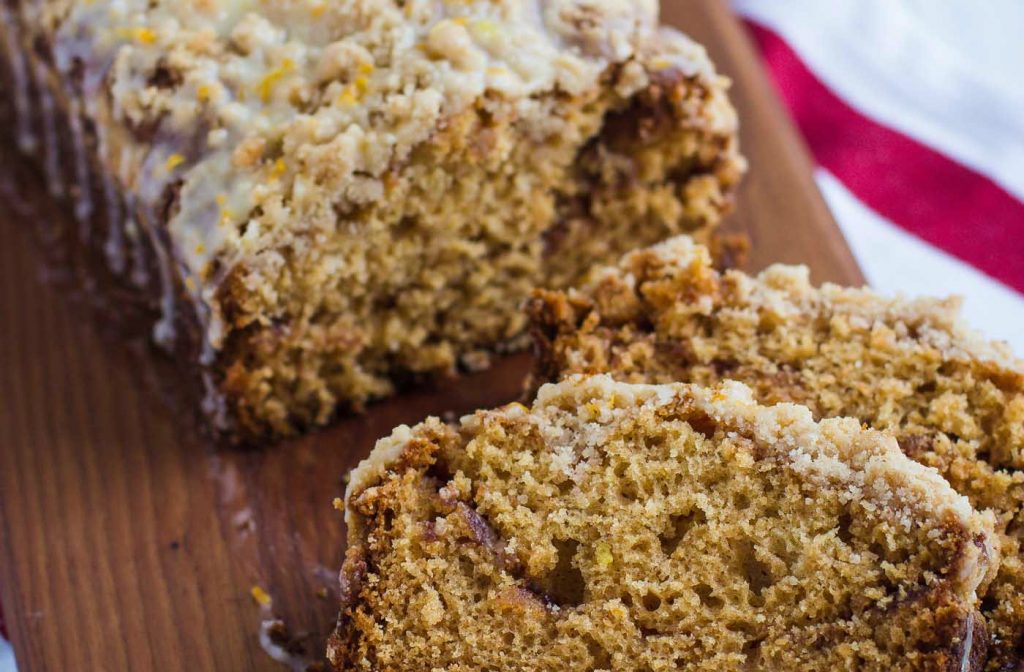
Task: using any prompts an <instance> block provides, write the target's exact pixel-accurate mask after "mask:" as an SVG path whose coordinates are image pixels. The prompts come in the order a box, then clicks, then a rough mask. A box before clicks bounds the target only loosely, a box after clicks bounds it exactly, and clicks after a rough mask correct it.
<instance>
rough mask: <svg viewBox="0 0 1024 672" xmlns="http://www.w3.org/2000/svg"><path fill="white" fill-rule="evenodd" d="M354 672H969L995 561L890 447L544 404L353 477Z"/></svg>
mask: <svg viewBox="0 0 1024 672" xmlns="http://www.w3.org/2000/svg"><path fill="white" fill-rule="evenodd" d="M346 519H347V522H348V526H349V549H348V552H347V556H346V561H345V565H344V569H343V570H342V586H343V591H342V592H343V602H344V603H343V607H342V612H341V616H340V618H339V627H338V630H337V632H336V633H335V635H334V637H333V638H332V641H331V643H330V648H329V655H330V658H331V661H332V663H333V664H334V665H335V666H336V667H337V668H338V669H343V670H441V669H444V670H537V671H545V670H559V671H561V670H613V669H614V670H638V671H640V670H670V669H671V670H675V669H687V670H724V669H772V670H837V669H847V670H868V669H871V670H925V669H927V670H974V669H980V668H979V665H981V664H982V661H983V660H984V648H985V643H986V641H987V637H986V636H985V631H984V619H983V618H982V617H980V615H978V614H977V601H978V600H977V596H976V593H977V590H978V589H979V587H980V586H983V585H984V583H985V582H986V581H987V580H988V577H989V575H990V574H991V572H992V570H993V568H994V565H995V562H996V560H995V553H996V550H995V549H994V547H993V538H994V534H993V532H992V520H991V515H990V514H989V515H982V514H979V513H977V512H975V511H974V510H973V509H972V508H971V507H970V505H969V504H968V502H967V500H966V499H965V498H964V497H962V496H960V495H958V494H957V493H956V492H954V491H953V489H952V488H951V487H950V486H949V484H948V483H946V482H945V481H944V480H943V479H942V478H941V477H939V476H938V474H936V473H935V471H934V470H931V469H927V468H925V467H923V466H921V465H919V464H916V463H915V462H913V461H912V460H910V459H908V458H907V457H906V456H904V455H903V454H902V453H901V452H900V450H899V448H898V446H897V444H896V441H895V440H894V439H892V438H891V437H888V436H886V435H884V434H882V433H879V432H875V431H870V430H864V429H862V428H861V426H860V424H859V423H858V422H857V421H855V420H849V419H843V420H826V421H822V422H815V421H814V420H813V419H812V417H811V413H810V412H809V411H808V410H807V409H806V408H803V407H800V406H796V405H790V404H784V405H779V406H775V407H770V408H769V407H763V406H759V405H758V404H756V403H755V402H754V401H753V398H752V395H751V392H750V390H749V389H748V388H746V387H745V386H743V385H740V384H738V383H728V384H724V385H721V386H718V387H716V388H712V389H707V388H701V387H696V386H690V385H681V384H675V385H633V384H626V383H617V382H614V381H613V380H612V379H611V378H610V377H607V376H594V377H573V378H571V379H568V380H566V381H564V382H562V383H559V384H556V385H548V386H545V387H543V388H542V389H541V390H540V392H539V396H538V398H537V400H536V402H535V403H534V405H533V407H532V408H529V409H528V408H526V407H524V406H522V405H519V404H513V405H510V406H506V407H503V408H499V409H497V410H493V411H480V412H478V413H476V414H475V415H472V416H467V417H465V418H463V419H462V421H461V424H460V425H458V426H450V425H445V424H443V423H442V422H440V421H439V420H436V419H431V420H428V421H426V422H424V423H423V424H421V425H418V426H416V427H415V428H412V429H410V428H408V427H400V428H399V429H397V430H396V431H395V432H394V433H393V434H392V435H391V437H389V438H387V439H384V440H382V441H381V442H379V443H378V445H377V447H376V449H375V450H374V452H373V454H372V455H371V456H370V457H369V458H368V459H367V460H366V461H365V462H364V463H363V464H362V465H361V466H360V467H359V468H358V469H357V470H356V471H354V472H353V475H352V479H351V482H350V485H349V488H348V492H347V493H346Z"/></svg>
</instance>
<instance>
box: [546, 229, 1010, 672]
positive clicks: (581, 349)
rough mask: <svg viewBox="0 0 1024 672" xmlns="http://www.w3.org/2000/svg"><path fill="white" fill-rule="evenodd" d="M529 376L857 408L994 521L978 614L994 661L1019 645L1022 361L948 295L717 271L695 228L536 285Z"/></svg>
mask: <svg viewBox="0 0 1024 672" xmlns="http://www.w3.org/2000/svg"><path fill="white" fill-rule="evenodd" d="M530 312H531V315H532V318H533V323H534V333H535V335H536V343H537V349H538V354H539V365H538V368H537V370H536V372H535V376H534V382H535V384H540V383H542V382H543V381H545V380H555V379H558V378H560V377H563V376H567V375H573V374H578V373H600V372H604V373H610V374H611V375H612V376H613V377H615V378H616V379H618V380H623V381H633V382H645V383H662V382H670V381H683V382H692V383H699V384H702V385H713V384H715V383H717V382H718V381H720V380H724V379H734V380H739V381H742V382H744V383H745V384H747V385H749V386H750V388H751V389H752V390H753V393H754V396H755V398H756V399H757V400H758V401H759V402H761V403H764V404H775V403H780V402H795V403H799V404H803V405H806V406H808V407H809V408H810V409H811V411H812V413H813V414H814V415H815V417H818V418H827V417H840V416H845V417H852V418H856V419H858V420H860V421H861V422H862V423H864V424H865V425H867V426H870V427H873V428H876V429H880V430H886V431H889V432H891V433H893V434H894V435H895V436H896V437H897V439H898V441H899V445H900V447H901V448H902V449H903V451H904V453H905V454H906V455H908V456H909V457H911V458H912V459H914V460H916V461H917V462H919V463H921V464H924V465H927V466H930V467H934V468H936V469H937V470H938V471H939V473H940V474H941V475H942V476H944V477H945V478H946V479H947V480H948V481H949V483H951V484H952V486H953V487H954V488H955V489H956V490H957V491H958V492H960V493H962V494H964V495H966V496H967V497H968V499H969V500H970V501H971V503H972V505H973V506H974V507H976V508H977V509H979V510H984V509H990V510H992V511H993V512H994V513H995V515H996V518H997V529H998V531H999V533H1000V536H1001V545H1002V547H1003V561H1002V565H1001V567H1000V569H999V573H998V576H997V577H996V579H995V581H994V582H993V584H992V585H991V587H989V589H988V590H987V592H986V594H985V597H984V600H983V603H982V610H983V612H984V614H985V616H986V618H987V620H988V625H989V630H990V632H991V649H992V651H991V659H990V661H989V667H988V669H990V670H1001V669H1016V667H1015V666H1016V665H1019V664H1020V663H1021V662H1022V658H1021V651H1022V650H1024V567H1022V564H1021V558H1020V535H1021V532H1022V530H1024V512H1022V502H1024V473H1022V468H1024V364H1022V362H1021V361H1020V360H1019V359H1017V358H1015V357H1014V356H1013V354H1012V353H1011V352H1010V351H1009V349H1008V348H1007V347H1006V346H1005V345H1003V344H998V343H991V342H988V341H986V340H985V339H984V338H982V337H981V336H979V335H978V334H976V333H975V332H972V331H971V330H970V329H969V328H968V327H967V326H966V325H965V324H964V323H963V321H962V320H961V318H960V316H959V303H958V301H957V300H954V299H946V300H939V299H920V300H906V299H902V298H886V297H882V296H879V295H877V294H875V293H873V292H871V291H869V290H865V289H849V288H841V287H837V286H834V285H825V286H823V287H814V286H812V285H811V284H810V283H809V281H808V272H807V269H806V268H803V267H788V266H773V267H771V268H769V269H767V270H765V271H764V272H762V273H761V274H760V275H758V276H756V277H750V276H748V275H745V274H743V273H740V272H737V271H730V272H727V273H724V274H720V273H718V272H717V271H715V270H714V268H713V267H712V265H711V263H710V260H709V255H708V252H707V250H706V249H705V248H704V247H702V246H700V245H697V244H695V243H694V242H693V241H692V240H690V239H689V238H687V237H679V238H676V239H673V240H671V241H668V242H666V243H663V244H661V245H658V246H655V247H653V248H650V249H646V250H641V251H637V252H633V253H630V254H628V255H626V257H625V258H624V259H623V260H622V261H621V263H620V264H619V265H618V266H616V267H612V268H601V269H597V270H595V271H594V272H592V273H591V275H590V276H589V278H588V280H587V281H586V282H585V283H584V284H583V286H582V287H581V288H580V289H578V290H572V291H569V292H539V293H537V294H536V295H535V297H534V299H533V301H532V303H531V306H530Z"/></svg>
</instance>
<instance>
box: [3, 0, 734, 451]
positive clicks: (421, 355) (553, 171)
mask: <svg viewBox="0 0 1024 672" xmlns="http://www.w3.org/2000/svg"><path fill="white" fill-rule="evenodd" d="M4 11H5V16H6V14H7V13H9V10H6V9H5V10H4ZM14 11H15V15H14V16H13V17H12V18H10V19H9V20H5V21H4V22H2V23H3V26H4V27H3V30H5V34H6V31H10V33H9V34H7V35H6V38H5V40H10V41H12V42H17V43H19V44H21V45H23V46H24V49H23V50H22V51H24V53H25V54H28V56H27V58H28V59H29V60H30V61H31V60H32V59H36V58H41V60H40V61H39V62H38V63H36V66H38V67H29V68H28V72H29V74H33V73H36V72H37V71H41V72H42V73H43V75H44V77H43V78H42V79H43V81H42V82H41V83H40V84H41V86H39V87H38V88H39V89H40V95H44V94H45V95H44V98H43V101H42V103H41V104H40V105H41V107H54V106H56V107H66V108H68V109H66V110H65V112H67V113H68V114H71V115H74V116H75V118H78V117H81V118H82V119H84V120H85V123H84V127H85V128H86V130H87V131H88V133H87V134H86V141H85V142H84V143H81V144H83V146H89V147H91V148H92V149H94V150H95V153H96V155H97V156H96V161H97V163H98V164H99V166H100V169H101V170H100V172H101V173H102V174H103V177H104V178H107V177H109V178H110V179H109V180H108V181H107V182H106V183H105V184H104V185H103V189H101V191H102V190H106V191H107V192H109V194H113V195H114V197H112V200H111V202H112V203H116V202H117V201H118V200H119V199H120V197H121V196H123V197H124V201H125V203H124V207H123V209H122V208H116V207H110V208H107V209H108V210H119V212H116V213H113V215H112V219H114V220H116V221H115V223H112V224H111V225H110V230H109V231H100V232H94V233H96V234H97V235H102V236H105V237H106V238H107V240H106V241H105V242H104V249H105V251H106V253H107V255H108V261H109V265H110V266H111V268H112V269H114V270H115V271H116V272H119V273H122V274H123V275H124V277H125V278H126V279H128V280H129V281H131V282H137V283H140V284H149V283H153V284H159V294H160V301H159V312H160V319H159V320H158V321H157V323H156V325H155V332H154V333H155V336H156V338H157V339H158V340H159V341H161V342H163V343H165V344H168V345H169V346H170V345H171V344H172V343H173V341H174V340H175V338H178V337H180V336H181V334H180V333H179V332H180V330H181V328H182V326H181V325H182V324H185V323H190V322H194V323H195V324H196V325H198V327H197V330H198V332H199V339H198V340H199V341H200V342H201V343H202V346H203V347H202V353H201V358H202V364H203V366H204V368H205V370H206V376H207V381H206V383H207V388H208V392H209V396H210V398H209V399H208V400H207V405H208V407H209V410H210V414H211V417H212V418H213V419H214V421H215V422H217V423H218V424H219V425H220V429H221V430H223V431H224V432H227V433H229V434H231V433H234V434H241V435H248V436H250V437H257V438H258V437H266V436H276V435H283V434H289V433H292V432H295V431H297V430H300V429H302V428H305V427H308V426H310V425H316V424H322V423H324V422H326V421H327V420H328V419H329V418H330V417H331V415H332V414H333V413H334V411H335V410H336V409H337V408H338V407H339V406H345V405H348V406H358V405H360V404H361V403H363V402H364V401H366V400H368V399H372V398H375V397H380V396H383V395H386V394H389V393H391V392H392V391H393V389H394V388H395V385H396V382H400V381H401V380H402V379H405V378H408V377H410V376H416V375H419V374H428V373H436V372H443V371H449V370H451V369H453V367H455V366H456V365H458V364H459V363H460V362H461V363H463V364H466V365H470V366H481V365H484V364H486V361H487V353H489V352H491V351H493V350H494V349H495V348H496V347H502V346H510V345H515V344H516V343H517V342H518V341H517V338H518V337H519V336H521V334H522V330H523V328H524V327H525V324H526V322H525V318H524V316H523V315H522V313H521V312H520V311H519V310H518V304H519V303H520V301H521V300H523V299H524V298H525V297H526V296H527V295H528V294H529V291H530V290H531V288H532V287H534V286H536V285H545V286H552V285H554V286H561V285H564V284H566V283H568V282H570V281H572V280H573V279H575V278H576V277H577V276H578V275H579V274H580V273H581V272H582V270H583V269H585V268H587V267H588V266H589V265H590V264H591V263H593V262H594V261H596V260H605V261H611V260H612V259H614V258H615V257H616V256H618V255H619V254H621V253H622V252H624V251H626V250H627V249H629V248H630V247H632V246H633V245H635V244H638V243H639V244H646V243H652V242H655V241H657V240H660V239H663V238H664V237H666V236H668V235H671V234H673V233H678V232H680V231H691V232H706V231H707V230H709V229H711V228H712V227H714V226H715V225H716V224H717V222H718V220H719V219H720V218H721V216H722V214H723V213H724V212H725V211H727V210H728V208H729V207H730V203H731V194H732V190H733V187H734V185H735V183H736V182H737V180H738V179H739V177H740V174H741V173H742V171H743V161H742V159H741V158H740V157H739V154H738V151H737V141H736V116H735V113H734V111H733V109H732V107H731V106H730V104H729V102H728V100H727V98H726V93H725V91H726V88H727V81H726V80H725V79H724V78H722V77H720V76H718V75H717V74H716V73H715V71H714V69H713V67H712V65H711V63H710V61H709V60H708V58H707V56H706V54H705V52H704V50H703V48H702V47H700V46H699V45H697V44H695V43H693V42H692V41H690V40H689V39H687V38H685V37H683V36H682V35H680V34H679V33H676V32H674V31H672V30H670V29H667V28H663V27H660V26H659V25H658V6H657V2H656V1H655V0H641V1H634V0H600V1H594V0H547V1H543V2H541V1H539V0H402V1H397V0H355V1H350V2H330V1H326V0H216V1H211V0H123V1H119V2H98V1H94V0H47V1H45V2H38V3H20V5H19V6H18V7H17V8H16V9H15V10H14ZM36 52H38V53H36ZM17 53H18V58H24V57H23V56H22V55H21V52H17ZM28 65H30V66H31V65H32V63H31V62H30V63H28ZM15 70H16V71H17V70H18V69H17V68H15ZM51 85H53V86H54V87H57V88H58V89H59V90H57V91H53V92H52V93H53V96H54V100H52V101H51V100H50V99H49V97H48V96H49V95H50V93H46V92H49V91H50V88H47V87H50V86H51ZM15 88H16V89H17V90H16V91H15V93H16V94H17V95H18V98H19V102H24V101H21V98H22V97H24V95H23V94H25V92H24V91H22V90H21V89H22V88H23V87H20V86H19V87H15ZM28 88H32V87H28ZM26 100H27V99H26ZM30 103H31V101H30V100H29V101H28V102H27V103H26V106H27V107H29V108H31V104H30ZM21 107H25V106H21V105H19V109H21ZM30 111H31V110H30ZM90 134H91V135H90ZM92 135H94V136H95V137H92ZM93 140H94V141H95V142H92V141H93ZM27 144H31V143H27ZM98 179H99V178H97V180H98ZM78 193H79V194H80V195H81V196H82V197H83V198H85V197H87V195H88V194H89V193H92V190H90V189H88V188H83V189H79V191H78ZM79 205H82V206H83V208H82V209H83V210H92V209H98V208H99V206H100V204H98V203H91V202H89V203H80V204H79ZM108 205H109V204H108ZM86 206H88V207H86ZM107 214H108V215H110V214H111V213H109V212H108V213H107ZM143 244H145V245H146V246H151V247H154V248H155V254H154V255H152V256H153V258H151V259H147V258H146V255H145V254H143V253H141V252H140V253H136V251H135V249H134V247H135V246H140V245H143ZM140 249H141V248H140ZM150 265H152V266H155V267H157V270H158V272H153V273H150V272H149V269H148V266H150ZM139 278H142V279H141V280H140V279H139ZM154 278H155V279H154Z"/></svg>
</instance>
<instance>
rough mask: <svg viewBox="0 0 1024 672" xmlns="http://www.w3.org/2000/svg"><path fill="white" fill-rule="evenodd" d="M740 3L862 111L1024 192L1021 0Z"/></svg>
mask: <svg viewBox="0 0 1024 672" xmlns="http://www.w3.org/2000/svg"><path fill="white" fill-rule="evenodd" d="M734 6H735V8H736V9H737V10H738V11H739V12H740V13H741V14H743V15H746V16H748V17H750V18H752V19H754V20H756V21H757V22H759V23H761V24H763V25H765V26H767V27H769V28H771V29H772V30H774V31H775V32H776V33H778V34H779V35H781V36H782V37H783V39H785V40H786V42H787V43H788V44H789V46H791V47H792V48H793V49H794V50H796V52H797V53H798V54H800V57H801V58H802V59H803V61H804V63H806V64H807V65H808V66H809V67H810V68H811V69H812V70H813V71H814V73H815V74H816V75H817V76H818V77H819V78H820V79H821V80H822V81H823V82H824V83H825V85H826V86H828V87H829V88H830V89H832V91H833V92H834V93H836V94H838V95H839V96H841V97H842V98H843V99H844V100H845V101H846V102H847V103H849V104H850V105H851V106H853V107H854V108H856V109H857V110H859V111H860V112H861V113H863V114H865V115H867V116H869V117H871V118H873V119H875V120H876V121H878V122H881V123H882V124H885V125H886V126H889V127H890V128H893V129H895V130H897V131H899V132H901V133H903V134H905V135H908V136H910V137H912V138H914V139H915V140H917V141H919V142H921V143H924V144H926V145H929V146H930V147H932V148H934V149H936V150H938V151H940V152H942V153H943V154H945V155H946V156H948V157H950V158H952V159H955V160H957V161H959V162H960V163H962V164H964V165H965V166H968V167H970V168H972V169H973V170H975V171H977V172H979V173H981V174H983V175H986V176H988V177H989V178H990V179H992V180H993V181H995V182H996V183H997V184H999V185H1001V186H1002V187H1003V188H1004V189H1006V190H1007V191H1009V192H1010V193H1012V194H1014V195H1015V196H1017V197H1018V198H1021V199H1024V89H1022V88H1021V86H1020V78H1021V68H1022V67H1024V39H1021V34H1022V33H1024V2H1021V0H984V2H969V1H968V0H916V1H913V0H902V1H901V0H828V1H827V2H822V1H821V0H734ZM979 45H984V47H983V48H981V47H979ZM1000 54H1001V55H1002V57H1001V58H1000V56H999V55H1000ZM1011 82H1012V84H1011Z"/></svg>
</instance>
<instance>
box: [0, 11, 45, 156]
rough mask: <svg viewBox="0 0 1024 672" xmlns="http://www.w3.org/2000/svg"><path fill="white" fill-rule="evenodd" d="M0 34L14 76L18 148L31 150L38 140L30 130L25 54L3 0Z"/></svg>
mask: <svg viewBox="0 0 1024 672" xmlns="http://www.w3.org/2000/svg"><path fill="white" fill-rule="evenodd" d="M0 34H2V36H3V42H4V48H5V49H6V50H7V62H8V63H9V64H10V68H11V77H13V78H14V113H15V120H14V123H15V128H16V130H15V132H16V134H17V141H18V148H19V149H21V150H22V151H23V152H33V151H35V149H36V145H37V143H38V140H37V139H36V136H35V133H34V132H33V131H32V103H31V96H30V93H29V77H28V67H27V65H26V63H25V55H24V54H23V53H22V51H21V45H20V44H18V27H17V26H16V25H15V23H14V16H13V15H12V14H11V10H10V9H8V7H7V3H5V2H0Z"/></svg>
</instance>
